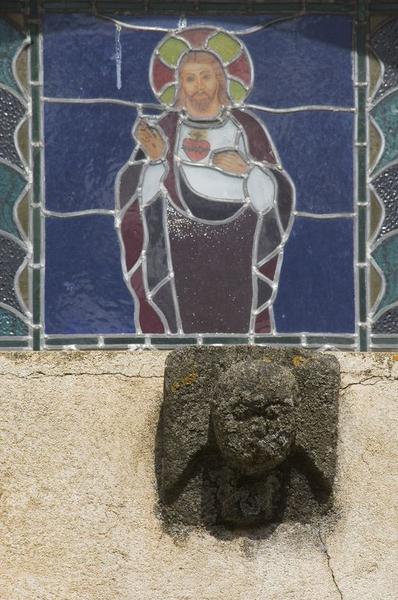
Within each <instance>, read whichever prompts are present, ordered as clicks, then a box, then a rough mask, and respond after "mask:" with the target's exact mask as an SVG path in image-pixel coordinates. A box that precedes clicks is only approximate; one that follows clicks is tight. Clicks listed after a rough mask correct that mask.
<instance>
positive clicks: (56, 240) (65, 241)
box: [45, 215, 135, 334]
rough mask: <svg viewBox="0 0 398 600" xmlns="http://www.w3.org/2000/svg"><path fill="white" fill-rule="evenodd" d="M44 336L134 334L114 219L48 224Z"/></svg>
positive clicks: (48, 221)
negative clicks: (61, 334)
mask: <svg viewBox="0 0 398 600" xmlns="http://www.w3.org/2000/svg"><path fill="white" fill-rule="evenodd" d="M45 298H46V304H45V322H46V333H65V334H72V333H133V332H134V331H135V328H134V305H133V301H132V298H131V296H130V293H129V292H128V290H127V287H126V285H125V284H124V282H123V279H122V268H121V262H120V246H119V242H118V238H117V235H116V232H115V229H114V220H113V217H112V216H102V215H94V216H92V215H91V216H83V217H73V219H69V218H47V219H46V284H45Z"/></svg>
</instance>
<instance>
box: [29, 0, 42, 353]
mask: <svg viewBox="0 0 398 600" xmlns="http://www.w3.org/2000/svg"><path fill="white" fill-rule="evenodd" d="M39 13H40V6H39V0H30V2H29V18H28V25H29V35H30V38H31V44H30V61H29V64H30V80H31V82H35V83H31V103H32V116H31V143H34V144H37V145H35V146H33V147H32V153H31V156H32V172H33V187H32V208H31V238H32V241H33V265H31V268H32V278H31V297H32V313H33V315H32V316H33V350H41V348H42V327H43V319H42V310H41V296H42V294H41V283H42V267H41V259H42V256H41V244H42V235H43V232H42V216H41V204H42V189H41V180H42V152H43V150H42V146H41V141H42V140H41V127H42V123H41V99H40V95H41V85H40V83H38V82H39V81H40V24H39V22H38V17H39Z"/></svg>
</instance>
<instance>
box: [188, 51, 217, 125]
mask: <svg viewBox="0 0 398 600" xmlns="http://www.w3.org/2000/svg"><path fill="white" fill-rule="evenodd" d="M180 79H181V87H182V91H183V93H184V98H185V105H186V106H185V108H186V109H187V111H188V113H189V114H191V115H193V116H197V117H212V116H216V115H217V114H218V113H219V112H220V108H221V104H220V101H219V99H218V89H219V83H218V79H217V76H216V72H215V68H214V66H213V65H212V64H211V63H210V64H209V63H202V62H192V63H187V64H186V65H184V66H183V68H182V70H181V72H180Z"/></svg>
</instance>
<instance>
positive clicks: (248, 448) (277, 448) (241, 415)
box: [211, 360, 298, 475]
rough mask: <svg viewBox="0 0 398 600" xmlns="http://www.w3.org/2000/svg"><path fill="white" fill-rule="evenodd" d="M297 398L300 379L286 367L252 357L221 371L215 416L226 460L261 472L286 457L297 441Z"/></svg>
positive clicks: (243, 469)
mask: <svg viewBox="0 0 398 600" xmlns="http://www.w3.org/2000/svg"><path fill="white" fill-rule="evenodd" d="M297 401H298V389H297V383H296V380H295V379H294V377H293V375H292V373H291V371H290V370H289V369H287V368H286V367H283V366H280V365H272V364H267V363H264V361H261V360H255V361H253V360H249V361H244V362H238V363H236V364H233V365H232V366H231V367H230V368H229V369H228V370H227V371H225V373H222V374H221V375H220V378H219V381H218V383H217V385H216V386H215V393H214V397H213V398H212V403H211V418H212V424H213V429H214V434H215V438H216V442H217V446H218V448H219V450H220V453H221V455H222V456H223V458H224V460H225V461H226V463H228V464H230V465H233V466H235V467H236V468H237V469H238V470H239V471H240V472H242V473H244V474H246V475H254V474H258V475H260V474H261V473H265V472H267V471H270V470H271V469H273V468H275V467H276V466H278V465H279V464H281V463H282V462H283V461H284V460H286V458H287V457H288V456H289V454H290V452H291V449H292V446H293V444H294V439H295V433H296V428H295V406H296V405H297Z"/></svg>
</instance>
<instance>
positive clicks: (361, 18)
mask: <svg viewBox="0 0 398 600" xmlns="http://www.w3.org/2000/svg"><path fill="white" fill-rule="evenodd" d="M368 17H369V14H368V11H367V0H358V3H357V14H356V23H355V56H356V60H355V79H356V81H355V83H356V107H357V113H356V139H355V143H356V159H355V161H356V186H357V189H356V203H357V231H356V242H355V244H356V260H357V263H358V264H357V267H356V285H357V295H358V298H357V304H356V306H357V312H358V314H357V319H358V320H359V325H358V331H359V350H361V351H366V350H368V347H369V326H368V324H367V319H368V266H367V240H368V162H369V160H368V114H367V98H368V55H367V38H368V28H369V20H368Z"/></svg>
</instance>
